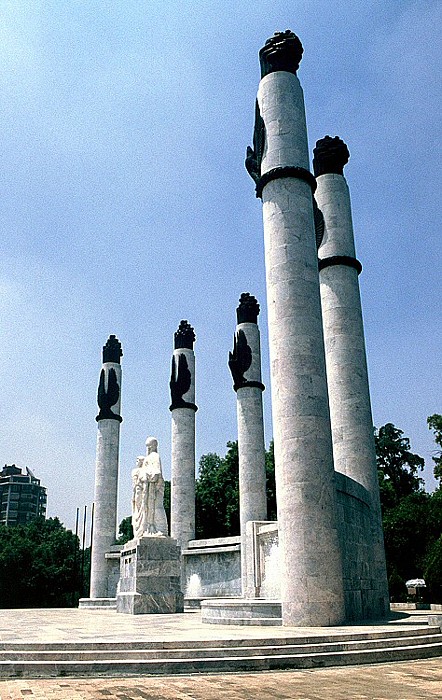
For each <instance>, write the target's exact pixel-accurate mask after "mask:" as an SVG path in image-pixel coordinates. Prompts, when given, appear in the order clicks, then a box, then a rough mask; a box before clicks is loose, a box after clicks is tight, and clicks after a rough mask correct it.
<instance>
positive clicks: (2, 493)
mask: <svg viewBox="0 0 442 700" xmlns="http://www.w3.org/2000/svg"><path fill="white" fill-rule="evenodd" d="M0 501H1V511H0V523H1V524H2V525H24V524H26V523H28V522H29V521H30V520H34V518H38V517H43V518H45V517H46V502H47V496H46V488H45V487H44V486H41V485H40V479H37V478H36V477H35V476H34V474H33V473H32V472H31V470H30V469H29V468H28V467H26V474H23V472H22V470H21V469H20V467H16V466H15V464H11V465H8V464H5V466H4V467H3V469H2V471H1V472H0Z"/></svg>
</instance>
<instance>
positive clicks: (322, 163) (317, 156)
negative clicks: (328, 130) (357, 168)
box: [313, 136, 350, 177]
mask: <svg viewBox="0 0 442 700" xmlns="http://www.w3.org/2000/svg"><path fill="white" fill-rule="evenodd" d="M349 159H350V151H349V150H348V147H347V144H345V143H344V141H343V140H342V139H340V138H339V136H334V137H332V136H324V138H323V139H319V141H316V146H315V148H314V149H313V172H314V173H315V177H318V176H319V175H325V174H326V173H335V174H336V175H343V174H344V166H345V165H347V163H348V161H349Z"/></svg>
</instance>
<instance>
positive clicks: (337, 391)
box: [313, 136, 388, 617]
mask: <svg viewBox="0 0 442 700" xmlns="http://www.w3.org/2000/svg"><path fill="white" fill-rule="evenodd" d="M313 152H314V159H313V167H314V172H315V175H316V181H317V185H318V186H317V190H316V195H315V198H316V202H317V204H318V207H319V210H320V212H321V214H322V217H323V223H324V232H323V237H322V241H321V244H320V247H319V251H318V255H319V270H320V288H321V303H322V317H323V325H324V342H325V353H326V366H327V378H328V391H329V397H330V417H331V427H332V436H333V456H334V463H335V469H336V470H337V471H339V472H341V473H342V474H345V475H346V476H348V477H350V478H351V479H354V480H355V481H357V482H358V483H359V484H361V485H362V486H364V487H365V488H366V489H367V491H368V492H369V494H370V496H371V500H372V511H373V531H372V532H371V533H370V534H369V542H368V546H369V548H370V550H371V551H372V554H373V557H374V561H373V562H371V568H372V569H373V567H374V570H372V571H371V577H372V579H373V581H374V582H375V585H376V588H377V591H378V602H377V604H376V605H375V606H374V607H375V608H376V609H373V610H372V614H373V616H377V617H380V616H382V614H385V613H386V612H387V606H388V583H387V574H386V567H385V555H384V546H383V536H382V519H381V509H380V498H379V483H378V475H377V465H376V453H375V446H374V436H373V418H372V412H371V402H370V391H369V383H368V371H367V360H366V354H365V338H364V326H363V319H362V309H361V299H360V294H359V281H358V275H359V273H360V272H361V270H362V266H361V264H360V262H359V261H358V260H357V259H356V253H355V243H354V235H353V223H352V214H351V204H350V193H349V189H348V185H347V182H346V179H345V177H344V166H345V165H346V163H347V162H348V159H349V157H350V154H349V151H348V148H347V146H346V144H345V143H344V142H343V141H342V140H341V139H340V138H338V137H334V138H331V137H330V136H326V137H325V138H323V139H321V140H319V141H318V142H317V143H316V148H315V149H314V151H313ZM372 607H373V606H372Z"/></svg>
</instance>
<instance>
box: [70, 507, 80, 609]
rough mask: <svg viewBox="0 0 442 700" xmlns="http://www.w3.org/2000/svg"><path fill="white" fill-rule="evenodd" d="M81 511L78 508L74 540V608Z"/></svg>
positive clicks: (73, 603)
mask: <svg viewBox="0 0 442 700" xmlns="http://www.w3.org/2000/svg"><path fill="white" fill-rule="evenodd" d="M79 512H80V509H79V508H77V515H76V518H75V540H74V571H73V575H72V607H74V605H75V593H76V588H77V551H78V544H77V541H78V516H79Z"/></svg>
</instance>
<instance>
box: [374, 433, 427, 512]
mask: <svg viewBox="0 0 442 700" xmlns="http://www.w3.org/2000/svg"><path fill="white" fill-rule="evenodd" d="M374 431H375V432H374V436H375V446H376V458H377V466H378V476H379V489H380V495H381V504H382V509H383V511H384V512H385V511H386V510H388V509H389V508H393V507H394V506H396V505H398V504H399V503H400V501H401V500H402V499H403V498H405V497H406V496H409V495H410V494H412V493H416V492H418V491H421V490H422V487H423V483H424V482H423V480H422V479H421V478H420V477H419V475H418V474H419V471H422V469H423V468H424V460H423V458H422V457H420V456H419V455H417V454H414V453H413V452H410V440H409V439H408V438H406V437H403V435H404V433H403V431H402V430H399V428H396V427H395V426H394V425H393V423H386V425H383V426H382V427H381V428H379V430H378V429H377V428H375V429H374Z"/></svg>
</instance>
